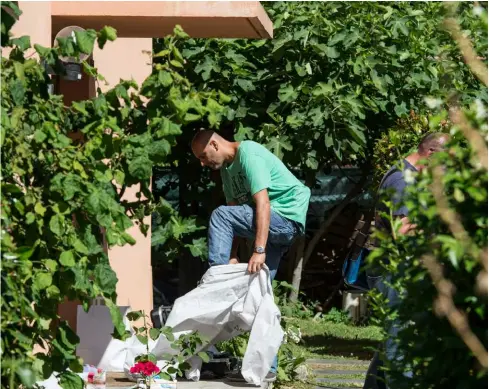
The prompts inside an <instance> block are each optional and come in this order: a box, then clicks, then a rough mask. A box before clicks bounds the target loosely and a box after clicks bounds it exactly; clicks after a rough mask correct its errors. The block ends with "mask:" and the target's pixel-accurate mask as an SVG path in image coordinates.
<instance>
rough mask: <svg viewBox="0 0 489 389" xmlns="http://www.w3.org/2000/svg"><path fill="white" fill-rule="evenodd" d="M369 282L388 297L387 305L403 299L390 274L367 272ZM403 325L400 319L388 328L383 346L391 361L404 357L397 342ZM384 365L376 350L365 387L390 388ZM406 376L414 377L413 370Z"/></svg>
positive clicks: (391, 306) (371, 388)
mask: <svg viewBox="0 0 489 389" xmlns="http://www.w3.org/2000/svg"><path fill="white" fill-rule="evenodd" d="M367 282H368V286H369V288H370V289H373V288H375V289H377V290H378V291H379V292H380V293H381V294H382V295H383V297H384V298H387V300H388V302H387V306H388V307H389V308H393V307H395V306H396V305H398V304H399V303H400V301H401V299H400V297H399V294H398V292H397V291H396V290H394V289H393V288H391V287H390V285H389V283H390V277H389V276H387V277H383V276H369V275H368V274H367ZM401 326H402V324H401V323H400V322H399V320H394V321H393V322H392V323H389V327H388V328H386V332H387V339H386V340H385V343H384V344H383V347H384V352H385V357H386V359H387V360H389V361H392V360H394V358H398V359H399V358H402V356H400V355H398V352H397V343H396V338H397V334H398V333H399V330H400V328H401ZM383 366H384V363H383V362H382V359H381V357H380V354H379V352H376V353H375V354H374V357H373V359H372V361H371V362H370V366H369V368H368V371H367V376H366V379H365V384H364V386H363V389H389V375H388V372H384V371H383V369H382V367H383ZM386 373H387V374H386ZM404 376H405V377H406V378H407V379H409V378H412V372H410V371H408V372H405V373H404Z"/></svg>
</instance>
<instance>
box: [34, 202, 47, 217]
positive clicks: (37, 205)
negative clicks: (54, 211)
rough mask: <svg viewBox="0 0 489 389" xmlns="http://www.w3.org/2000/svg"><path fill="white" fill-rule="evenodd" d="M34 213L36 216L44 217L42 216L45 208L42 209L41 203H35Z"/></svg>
mask: <svg viewBox="0 0 489 389" xmlns="http://www.w3.org/2000/svg"><path fill="white" fill-rule="evenodd" d="M34 211H35V212H36V213H37V214H38V215H41V216H44V214H45V213H46V208H44V207H43V205H42V204H41V203H36V205H35V206H34Z"/></svg>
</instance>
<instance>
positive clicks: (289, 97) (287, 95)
mask: <svg viewBox="0 0 489 389" xmlns="http://www.w3.org/2000/svg"><path fill="white" fill-rule="evenodd" d="M298 95H299V94H298V93H297V91H296V90H295V89H294V87H293V86H292V85H291V84H282V85H281V86H280V89H279V91H278V98H279V100H280V101H283V102H286V103H289V102H292V101H294V100H296V99H297V96H298Z"/></svg>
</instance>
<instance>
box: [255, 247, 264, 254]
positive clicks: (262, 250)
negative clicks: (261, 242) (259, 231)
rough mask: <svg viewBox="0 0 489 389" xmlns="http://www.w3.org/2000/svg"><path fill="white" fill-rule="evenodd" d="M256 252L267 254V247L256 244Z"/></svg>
mask: <svg viewBox="0 0 489 389" xmlns="http://www.w3.org/2000/svg"><path fill="white" fill-rule="evenodd" d="M255 253H257V254H265V247H261V246H256V247H255Z"/></svg>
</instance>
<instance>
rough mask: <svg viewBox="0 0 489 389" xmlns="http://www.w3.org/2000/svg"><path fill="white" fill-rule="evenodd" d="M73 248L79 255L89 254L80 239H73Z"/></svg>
mask: <svg viewBox="0 0 489 389" xmlns="http://www.w3.org/2000/svg"><path fill="white" fill-rule="evenodd" d="M73 248H74V249H75V250H76V251H77V252H79V253H81V254H90V253H89V251H88V248H87V246H85V244H84V243H83V242H82V241H81V240H80V239H75V242H74V243H73Z"/></svg>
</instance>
